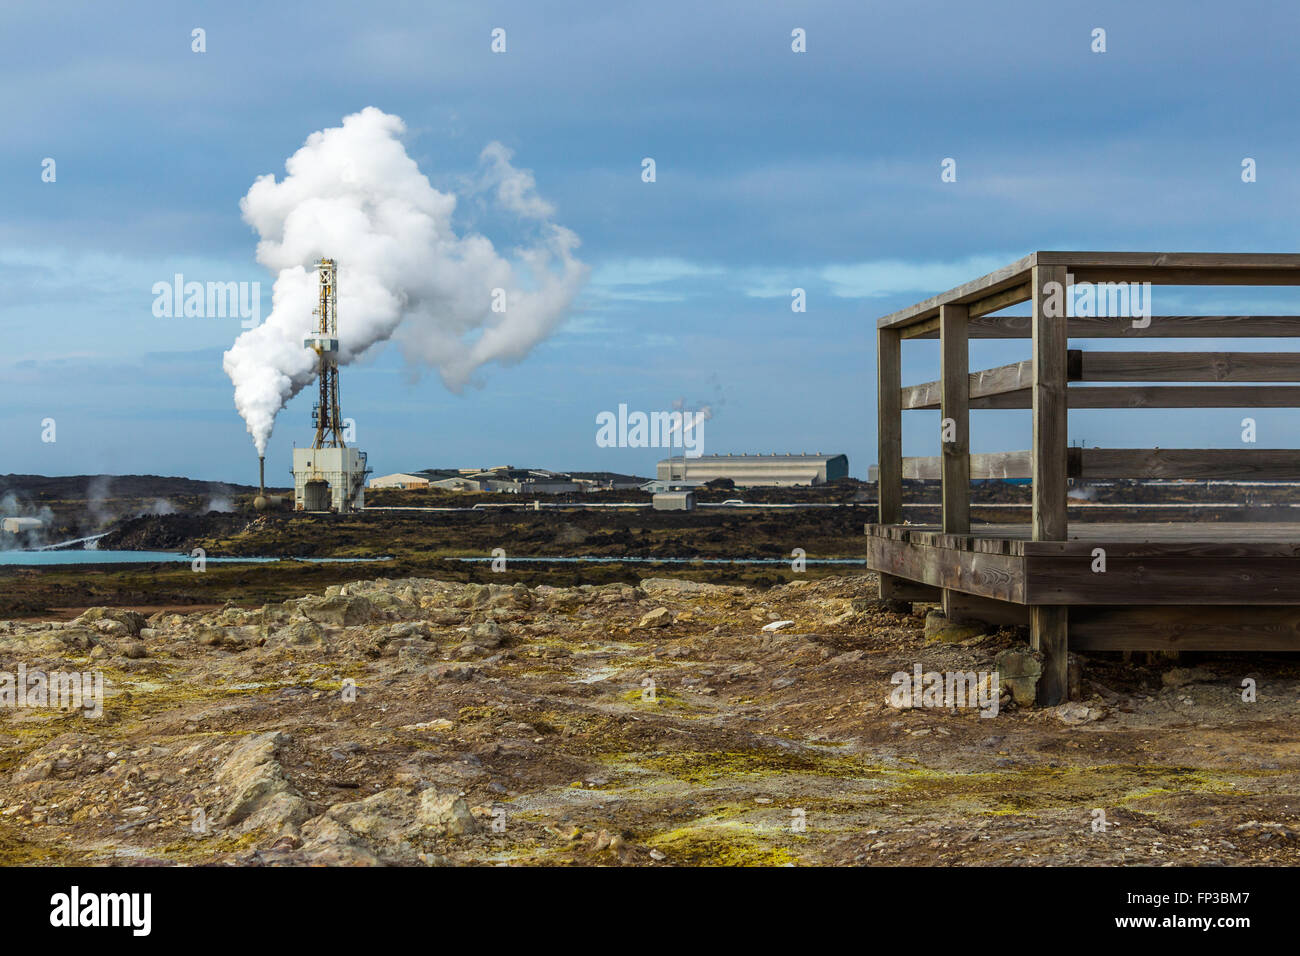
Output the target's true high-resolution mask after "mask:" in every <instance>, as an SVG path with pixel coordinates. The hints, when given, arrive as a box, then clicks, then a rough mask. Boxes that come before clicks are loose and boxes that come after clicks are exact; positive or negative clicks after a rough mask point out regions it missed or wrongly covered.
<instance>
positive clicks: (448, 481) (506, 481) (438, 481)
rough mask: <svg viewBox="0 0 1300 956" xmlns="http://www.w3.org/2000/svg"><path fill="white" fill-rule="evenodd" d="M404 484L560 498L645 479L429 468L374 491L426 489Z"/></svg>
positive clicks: (401, 476) (376, 485)
mask: <svg viewBox="0 0 1300 956" xmlns="http://www.w3.org/2000/svg"><path fill="white" fill-rule="evenodd" d="M390 479H391V480H392V481H393V482H402V481H405V480H412V481H414V480H422V481H424V482H426V484H427V487H430V488H441V489H443V490H446V491H472V492H473V491H477V492H497V493H500V494H512V495H559V494H571V493H574V492H585V491H612V490H621V489H627V488H633V489H635V488H640V487H641V486H642V485H643V484H644V483H645V479H644V478H638V477H636V476H635V475H620V474H615V473H613V472H606V471H601V472H573V473H571V474H570V473H568V472H562V471H548V470H547V469H545V468H515V467H514V466H513V465H494V466H492V467H490V468H425V469H422V470H420V471H418V472H414V473H412V474H397V475H389V476H387V477H386V478H383V479H379V478H376V479H375V480H374V481H372V482H371V483H370V487H371V488H381V487H382V488H399V487H425V486H426V485H417V484H410V485H402V484H399V483H393V484H380V483H379V482H381V481H384V482H387V481H389V480H390Z"/></svg>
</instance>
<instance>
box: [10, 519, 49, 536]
mask: <svg viewBox="0 0 1300 956" xmlns="http://www.w3.org/2000/svg"><path fill="white" fill-rule="evenodd" d="M44 527H45V522H44V521H42V520H41V519H40V518H5V519H3V520H0V531H4V532H7V533H8V534H23V533H25V532H28V531H40V530H41V529H42V528H44Z"/></svg>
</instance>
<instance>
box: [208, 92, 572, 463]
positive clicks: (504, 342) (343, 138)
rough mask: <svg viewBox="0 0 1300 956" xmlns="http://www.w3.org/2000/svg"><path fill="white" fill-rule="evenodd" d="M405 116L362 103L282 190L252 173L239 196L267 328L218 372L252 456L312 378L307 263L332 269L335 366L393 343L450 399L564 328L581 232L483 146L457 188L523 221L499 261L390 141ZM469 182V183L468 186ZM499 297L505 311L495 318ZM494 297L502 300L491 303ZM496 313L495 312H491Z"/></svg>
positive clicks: (495, 149) (296, 166) (506, 156)
mask: <svg viewBox="0 0 1300 956" xmlns="http://www.w3.org/2000/svg"><path fill="white" fill-rule="evenodd" d="M404 130H405V124H404V123H403V122H402V120H401V118H400V117H397V116H391V115H389V114H386V113H383V112H381V111H380V110H378V109H376V108H374V107H367V108H366V109H364V110H362V111H361V112H359V113H354V114H352V115H351V116H347V117H344V119H343V125H342V126H341V127H335V128H330V129H326V130H322V131H320V132H317V133H313V134H312V135H311V136H309V137H307V142H306V143H305V144H304V145H303V147H302V148H301V149H299V150H298V151H297V152H296V153H294V154H293V156H291V157H290V158H289V159H288V161H287V162H286V163H285V169H286V171H287V175H286V176H285V177H284V179H282V180H281V181H280V182H276V181H275V177H274V176H272V175H266V176H261V177H259V178H258V179H257V181H256V182H254V183H253V185H252V187H251V188H250V189H249V190H248V195H246V196H245V197H244V198H243V200H241V202H240V208H241V210H242V211H243V216H244V219H245V221H247V222H248V223H249V224H250V225H251V226H252V227H253V228H254V229H256V230H257V232H258V234H259V235H260V237H261V240H260V241H259V242H258V245H257V260H258V262H260V263H261V264H262V265H264V266H266V267H267V268H268V269H270V270H271V271H272V272H274V273H275V274H276V280H275V288H274V291H273V293H272V308H271V313H270V315H268V316H267V319H266V321H265V322H264V323H262V324H261V325H260V326H258V327H257V328H254V329H250V330H249V331H247V332H245V333H243V334H242V335H240V336H239V338H238V339H236V340H235V343H234V344H233V345H232V346H231V348H230V350H229V351H228V352H226V354H225V356H224V359H223V362H222V364H223V366H224V368H225V370H226V374H227V375H229V376H230V380H231V381H232V382H233V383H234V386H235V407H236V408H237V409H238V410H239V414H240V415H242V416H243V418H244V421H245V422H246V424H247V425H248V431H249V434H251V435H252V436H253V442H254V444H255V445H256V446H257V452H258V454H259V455H261V454H265V452H266V443H267V441H268V439H269V438H270V437H271V429H272V428H273V427H274V425H275V416H276V415H277V414H278V413H279V411H280V409H282V408H283V407H284V406H285V404H286V403H287V402H288V401H289V400H290V399H291V398H293V397H294V396H295V395H297V394H298V392H299V391H301V390H302V389H303V388H304V387H306V386H307V385H309V384H311V382H312V381H313V380H314V379H315V377H316V359H315V355H314V353H312V352H311V351H309V350H308V349H305V348H303V344H302V343H303V337H304V336H306V335H307V334H309V333H310V332H311V331H313V330H314V329H315V326H316V323H317V321H318V319H317V318H316V316H314V315H313V314H312V310H313V309H314V308H315V307H316V302H317V278H316V271H315V262H316V260H317V259H319V258H321V257H322V256H328V257H331V258H334V259H337V260H338V262H339V297H338V308H339V352H340V355H339V361H340V363H341V364H347V363H348V362H351V361H353V360H355V359H357V358H358V357H360V356H361V355H363V354H365V353H366V351H367V350H369V349H371V348H372V347H374V346H375V345H377V344H379V343H382V342H386V341H388V340H389V339H390V338H391V339H396V340H397V342H398V343H399V345H400V346H401V348H402V351H403V354H404V355H405V356H406V359H407V361H408V362H409V363H410V364H411V365H412V366H414V367H415V368H425V367H429V368H434V369H436V370H437V371H438V373H439V374H440V376H441V377H442V381H443V383H444V384H445V385H446V386H447V387H448V388H449V389H451V390H453V391H457V392H459V391H460V390H461V389H463V388H464V386H465V385H466V384H467V383H469V382H470V381H471V380H472V379H473V377H474V373H475V371H476V370H478V369H479V368H481V367H482V366H483V365H485V364H486V363H488V362H494V361H495V362H499V363H502V364H510V363H513V362H517V361H519V360H520V359H522V358H523V357H524V356H526V355H527V354H528V353H529V351H530V350H531V349H532V348H533V346H535V345H536V344H537V343H538V342H540V341H541V340H542V339H544V338H545V337H546V336H547V335H549V334H550V333H551V331H552V330H553V329H554V328H555V327H556V326H557V325H558V324H559V322H560V321H561V320H562V319H563V318H564V316H565V314H566V313H567V311H568V309H569V306H570V305H571V303H572V302H573V299H574V296H576V295H577V293H578V290H579V288H580V287H581V286H582V283H583V281H584V280H585V279H586V276H587V272H588V267H587V266H586V265H584V264H583V263H582V262H580V261H579V260H578V259H576V258H574V251H575V250H576V249H577V247H578V244H579V241H578V237H577V236H576V235H575V234H574V233H573V232H571V231H570V230H568V229H566V228H564V227H563V226H560V225H558V224H556V223H555V222H553V221H552V217H553V215H554V209H553V207H552V206H551V205H550V204H549V203H548V202H546V201H545V200H544V199H542V198H541V197H539V196H538V195H537V194H536V189H535V184H534V182H533V177H532V174H531V173H529V172H528V171H526V170H520V169H516V168H515V167H514V166H512V165H511V162H510V159H511V154H510V151H509V150H508V149H506V148H505V147H504V146H502V145H501V144H499V143H492V144H490V145H488V147H487V148H486V149H484V150H483V152H482V155H481V156H480V161H481V164H482V170H481V173H480V175H479V176H478V177H476V178H475V179H474V180H473V181H472V184H471V185H468V186H466V187H465V191H467V192H471V193H486V194H487V196H488V197H489V199H490V200H491V201H493V203H494V204H495V205H496V206H497V207H499V208H500V209H501V210H503V211H505V212H506V213H508V214H510V215H511V216H512V217H514V218H515V219H517V220H519V221H520V223H521V224H524V225H526V226H527V230H526V231H527V232H529V233H530V240H529V241H530V244H526V245H523V246H521V247H519V248H517V249H515V250H514V251H513V253H512V256H511V258H509V259H507V258H505V257H503V256H502V255H501V254H500V253H498V251H497V250H496V248H495V247H494V246H493V244H492V242H491V241H490V240H488V239H487V238H485V237H483V236H481V235H477V234H466V235H464V236H457V235H456V233H455V231H454V230H453V228H452V215H453V213H454V211H455V209H456V202H457V197H456V196H455V195H452V194H449V193H443V192H439V191H438V190H436V189H434V188H433V186H431V185H430V184H429V180H428V179H427V178H426V177H425V176H424V174H423V173H421V172H420V170H419V167H418V166H417V165H416V164H415V161H414V160H412V159H411V158H410V157H409V156H408V155H407V154H406V150H405V148H404V147H403V146H402V143H401V141H400V139H399V137H400V135H401V134H402V133H403V132H404ZM467 182H469V181H468V180H467ZM495 289H502V290H504V291H505V295H504V304H505V311H504V312H502V311H496V312H494V311H493V302H494V292H493V290H495ZM497 301H498V302H500V298H499V297H498V298H497ZM498 308H499V306H498Z"/></svg>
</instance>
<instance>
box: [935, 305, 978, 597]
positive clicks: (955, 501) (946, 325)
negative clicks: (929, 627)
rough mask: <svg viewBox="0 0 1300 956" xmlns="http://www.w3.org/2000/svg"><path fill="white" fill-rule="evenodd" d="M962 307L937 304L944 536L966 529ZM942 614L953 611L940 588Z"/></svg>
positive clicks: (966, 383) (966, 386)
mask: <svg viewBox="0 0 1300 956" xmlns="http://www.w3.org/2000/svg"><path fill="white" fill-rule="evenodd" d="M968 318H969V313H968V310H967V308H966V306H964V305H942V306H940V307H939V409H940V410H939V447H940V450H941V452H940V457H939V462H940V478H941V479H942V496H943V498H942V501H943V504H942V509H941V515H942V527H943V533H944V534H969V533H970V349H969V347H968V341H967V320H968ZM943 612H944V614H945V615H946V616H947V617H949V618H952V617H953V616H954V615H955V613H956V608H955V595H954V593H953V592H952V591H951V590H948V589H945V590H944V592H943Z"/></svg>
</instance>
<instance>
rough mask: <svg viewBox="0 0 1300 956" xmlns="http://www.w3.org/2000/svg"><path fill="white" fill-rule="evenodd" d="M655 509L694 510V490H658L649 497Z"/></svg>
mask: <svg viewBox="0 0 1300 956" xmlns="http://www.w3.org/2000/svg"><path fill="white" fill-rule="evenodd" d="M650 504H651V506H652V507H653V508H654V510H655V511H694V510H695V492H693V491H660V492H658V493H657V494H655V495H653V496H652V497H651V498H650Z"/></svg>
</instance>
